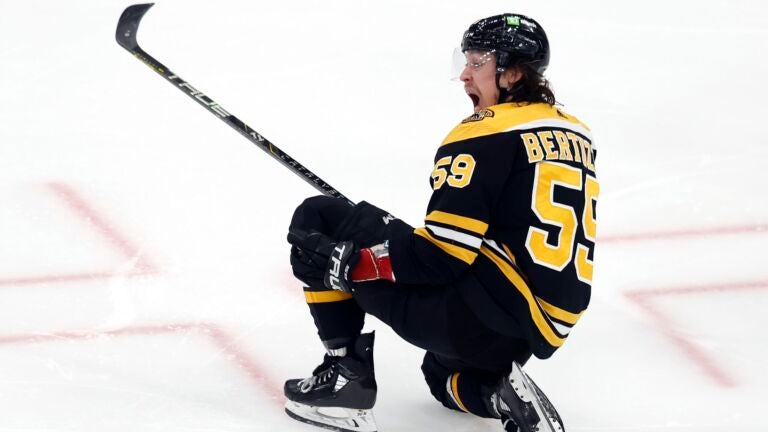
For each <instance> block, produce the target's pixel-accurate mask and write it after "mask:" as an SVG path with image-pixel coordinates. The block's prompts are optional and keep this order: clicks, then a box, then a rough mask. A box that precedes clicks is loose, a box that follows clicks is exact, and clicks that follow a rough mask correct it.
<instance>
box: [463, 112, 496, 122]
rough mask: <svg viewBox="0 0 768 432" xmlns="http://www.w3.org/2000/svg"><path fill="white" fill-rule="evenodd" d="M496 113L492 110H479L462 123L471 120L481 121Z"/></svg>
mask: <svg viewBox="0 0 768 432" xmlns="http://www.w3.org/2000/svg"><path fill="white" fill-rule="evenodd" d="M495 114H496V113H494V112H493V111H492V110H489V109H484V110H482V111H478V112H476V113H474V114H472V115H471V116H469V117H467V118H465V119H464V120H462V121H461V122H462V123H469V122H476V121H481V120H483V119H484V118H486V117H493V116H494V115H495Z"/></svg>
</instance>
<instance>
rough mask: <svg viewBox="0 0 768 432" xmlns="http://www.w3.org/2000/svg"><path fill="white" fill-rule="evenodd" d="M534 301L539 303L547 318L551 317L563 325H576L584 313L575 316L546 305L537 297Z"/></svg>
mask: <svg viewBox="0 0 768 432" xmlns="http://www.w3.org/2000/svg"><path fill="white" fill-rule="evenodd" d="M536 300H538V301H539V304H540V305H541V308H542V309H544V312H546V313H547V314H548V315H549V316H551V317H552V318H555V319H558V320H560V321H562V322H564V323H568V324H570V325H574V324H576V322H577V321H578V320H579V318H581V314H583V313H584V311H581V312H579V313H577V314H575V313H573V312H568V311H567V310H565V309H560V308H559V307H557V306H554V305H551V304H549V303H547V302H546V301H544V300H542V299H540V298H539V297H536Z"/></svg>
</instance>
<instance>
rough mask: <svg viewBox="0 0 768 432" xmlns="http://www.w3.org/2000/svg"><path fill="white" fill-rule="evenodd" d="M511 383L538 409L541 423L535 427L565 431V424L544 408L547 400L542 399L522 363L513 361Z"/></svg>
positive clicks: (537, 412)
mask: <svg viewBox="0 0 768 432" xmlns="http://www.w3.org/2000/svg"><path fill="white" fill-rule="evenodd" d="M509 385H510V386H512V389H513V390H514V391H515V393H516V394H517V396H518V397H519V398H520V400H522V401H523V402H530V403H531V405H533V408H534V409H535V410H536V414H537V415H538V416H539V424H538V425H537V426H536V428H534V429H535V430H537V431H539V432H564V429H563V426H562V425H561V424H560V422H559V421H558V420H557V419H556V418H554V417H551V416H549V415H548V414H549V413H547V412H546V410H545V409H544V405H545V402H544V401H543V400H541V397H540V396H539V394H538V393H537V392H536V390H535V389H536V386H535V384H534V383H533V381H532V380H531V378H530V377H528V374H526V373H525V372H523V370H522V369H521V368H520V365H519V364H517V362H513V363H512V372H511V373H510V374H509Z"/></svg>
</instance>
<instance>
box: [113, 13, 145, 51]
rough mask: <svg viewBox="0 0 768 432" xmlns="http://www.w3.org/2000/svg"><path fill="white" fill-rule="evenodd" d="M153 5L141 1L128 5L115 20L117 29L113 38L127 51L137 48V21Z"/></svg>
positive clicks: (138, 21) (139, 20)
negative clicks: (140, 2)
mask: <svg viewBox="0 0 768 432" xmlns="http://www.w3.org/2000/svg"><path fill="white" fill-rule="evenodd" d="M153 5H154V3H142V4H135V5H132V6H128V7H127V8H125V10H124V11H123V14H122V15H120V19H119V20H118V21H117V30H116V31H115V39H117V43H118V44H119V45H120V46H121V47H123V48H125V49H127V50H128V51H131V52H133V51H135V50H136V49H137V48H139V43H138V42H136V33H137V32H138V31H139V23H140V22H141V18H142V17H143V16H144V14H145V13H147V11H148V10H149V8H151V7H152V6H153Z"/></svg>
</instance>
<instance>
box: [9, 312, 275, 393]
mask: <svg viewBox="0 0 768 432" xmlns="http://www.w3.org/2000/svg"><path fill="white" fill-rule="evenodd" d="M184 331H188V332H195V333H197V334H201V335H205V336H207V337H208V339H209V340H210V341H212V342H213V344H214V345H215V346H216V347H217V348H218V349H219V350H220V351H221V352H222V353H223V354H224V355H223V358H225V359H226V360H229V361H231V362H233V363H234V364H235V365H236V366H237V367H238V368H240V369H241V370H242V371H244V372H245V374H246V375H248V377H249V378H250V379H251V382H252V383H253V384H255V385H256V387H258V388H259V390H260V391H263V392H264V393H266V394H267V396H268V397H269V399H270V400H271V401H272V402H273V403H275V404H278V405H281V406H282V405H283V403H284V402H285V398H284V396H283V393H282V386H281V385H278V384H277V382H276V381H275V380H274V379H273V378H272V377H271V376H270V375H269V373H267V372H266V370H265V369H264V368H263V367H262V366H261V365H260V364H259V363H258V362H257V361H256V360H255V359H254V358H253V357H251V356H250V355H249V354H248V353H247V352H246V350H245V349H243V348H242V347H241V346H240V345H239V344H238V342H237V339H236V338H234V337H232V335H231V334H229V333H228V332H227V331H225V330H224V329H222V328H221V327H219V326H218V325H216V324H212V323H180V324H171V325H164V326H159V325H145V326H131V327H125V328H120V329H116V330H105V331H94V332H71V331H60V332H53V333H26V334H10V335H0V344H32V343H44V342H57V341H91V340H100V339H102V338H104V337H120V336H152V335H159V334H169V333H176V332H184Z"/></svg>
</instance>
